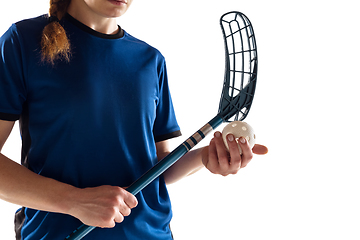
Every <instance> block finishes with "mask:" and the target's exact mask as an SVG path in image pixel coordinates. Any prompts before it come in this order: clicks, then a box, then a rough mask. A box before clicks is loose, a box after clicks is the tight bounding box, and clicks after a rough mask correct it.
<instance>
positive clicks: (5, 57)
mask: <svg viewBox="0 0 360 240" xmlns="http://www.w3.org/2000/svg"><path fill="white" fill-rule="evenodd" d="M20 43H21V41H20V37H19V34H18V31H17V28H16V25H15V24H13V25H12V26H11V27H10V28H9V30H8V31H6V32H5V33H4V35H2V36H1V38H0V119H1V120H7V121H16V120H18V119H19V118H20V114H21V112H22V106H23V104H24V102H25V100H26V90H25V80H24V73H23V58H22V52H23V51H22V49H21V44H20Z"/></svg>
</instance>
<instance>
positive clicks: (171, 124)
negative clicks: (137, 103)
mask: <svg viewBox="0 0 360 240" xmlns="http://www.w3.org/2000/svg"><path fill="white" fill-rule="evenodd" d="M159 80H160V83H159V102H158V104H157V109H156V119H155V123H154V130H153V131H154V138H155V141H156V142H160V141H164V140H167V139H170V138H173V137H178V136H181V132H180V127H179V125H178V123H177V120H176V116H175V111H174V106H173V103H172V99H171V94H170V89H169V84H168V79H167V72H166V64H165V61H163V63H162V64H161V67H160V71H159Z"/></svg>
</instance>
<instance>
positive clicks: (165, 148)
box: [156, 140, 170, 161]
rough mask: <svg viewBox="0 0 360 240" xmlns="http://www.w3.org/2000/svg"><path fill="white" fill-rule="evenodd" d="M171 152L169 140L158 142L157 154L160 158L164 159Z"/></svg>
mask: <svg viewBox="0 0 360 240" xmlns="http://www.w3.org/2000/svg"><path fill="white" fill-rule="evenodd" d="M169 153H170V146H169V140H164V141H160V142H157V143H156V154H157V157H158V159H159V161H160V160H161V159H163V158H164V157H166V156H167V155H168V154H169Z"/></svg>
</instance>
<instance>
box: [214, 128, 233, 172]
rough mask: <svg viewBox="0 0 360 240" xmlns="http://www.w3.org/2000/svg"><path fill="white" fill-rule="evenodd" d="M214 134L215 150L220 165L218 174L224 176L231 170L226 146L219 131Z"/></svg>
mask: <svg viewBox="0 0 360 240" xmlns="http://www.w3.org/2000/svg"><path fill="white" fill-rule="evenodd" d="M214 136H215V145H216V152H217V157H218V162H219V167H220V172H219V174H221V175H223V176H226V175H228V174H229V173H230V172H231V169H230V155H229V152H228V150H227V148H226V147H225V144H224V141H223V138H222V134H221V133H220V132H216V133H215V134H214Z"/></svg>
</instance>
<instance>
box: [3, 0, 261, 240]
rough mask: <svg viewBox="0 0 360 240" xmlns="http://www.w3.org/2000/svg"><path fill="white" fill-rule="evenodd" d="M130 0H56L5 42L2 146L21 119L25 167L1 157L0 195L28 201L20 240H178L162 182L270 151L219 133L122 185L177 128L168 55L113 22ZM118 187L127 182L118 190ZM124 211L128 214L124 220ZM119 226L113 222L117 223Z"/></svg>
mask: <svg viewBox="0 0 360 240" xmlns="http://www.w3.org/2000/svg"><path fill="white" fill-rule="evenodd" d="M131 3H132V0H51V1H50V17H48V16H47V15H44V16H40V17H36V18H33V19H28V20H24V21H21V22H18V23H16V24H14V25H12V26H11V27H10V29H9V30H8V31H7V32H6V33H5V34H4V35H3V36H2V37H1V39H0V49H1V55H0V58H1V61H0V148H1V147H2V146H3V145H4V143H5V141H6V139H7V137H8V136H9V134H10V132H11V130H12V128H13V125H14V122H15V121H16V120H20V130H21V135H22V159H21V163H22V165H19V164H17V163H16V162H14V161H12V160H10V159H8V158H7V157H6V156H4V155H2V154H0V176H1V181H0V197H1V199H3V200H6V201H9V202H12V203H14V204H18V205H21V206H24V207H23V208H22V209H20V210H19V211H18V212H17V213H16V216H15V227H16V236H17V237H16V238H17V239H26V240H39V239H42V240H47V239H49V240H57V239H61V240H63V239H64V238H65V237H66V236H67V235H68V234H69V233H71V232H72V231H73V230H74V229H76V228H77V227H78V226H80V225H81V222H82V223H85V224H87V225H92V226H97V227H101V228H105V229H101V228H97V229H95V230H94V231H92V232H91V233H90V235H88V236H87V237H85V238H86V239H106V240H111V239H131V240H137V239H139V240H140V239H141V240H144V239H146V240H152V239H156V240H169V239H172V235H171V231H170V228H169V223H170V219H171V215H172V214H171V206H170V201H169V196H168V193H167V190H166V185H165V184H170V183H173V182H176V181H177V180H179V179H181V178H182V177H184V176H187V175H189V174H192V173H194V172H196V171H197V170H199V169H200V168H202V167H203V166H205V167H207V168H208V169H209V170H210V171H211V172H213V173H216V174H221V175H228V174H235V173H236V172H237V171H238V170H239V169H240V168H242V167H245V166H246V165H247V164H248V163H249V162H250V160H251V159H252V157H253V155H252V154H253V152H254V153H256V154H262V153H265V152H266V151H267V150H266V147H264V146H261V145H256V146H255V147H254V148H253V149H252V150H251V149H250V147H249V146H248V144H247V142H246V141H245V140H244V139H241V141H240V142H241V147H242V149H243V155H240V154H239V152H238V148H237V145H236V143H235V141H234V136H232V135H229V136H228V142H229V146H230V154H228V153H227V150H226V148H225V147H224V143H223V141H222V138H221V134H220V133H219V132H216V133H215V136H214V139H213V140H212V141H211V143H210V145H209V146H208V147H205V148H202V149H197V150H194V151H191V152H190V153H188V154H186V155H185V156H184V157H183V158H182V159H180V160H179V161H178V162H177V163H176V164H175V165H173V166H172V167H171V168H170V169H169V170H168V171H166V172H165V173H164V174H163V176H162V177H160V178H159V179H157V180H156V181H154V182H153V183H151V184H150V185H149V186H148V187H146V188H145V189H144V190H143V191H141V192H140V193H139V194H138V195H137V197H136V198H135V197H134V196H133V195H131V194H130V193H129V192H127V191H126V190H125V188H126V186H129V185H130V184H131V183H132V182H133V181H135V180H136V179H137V178H138V177H140V176H141V175H142V174H143V173H144V172H145V171H147V170H148V169H150V168H151V167H152V166H153V165H154V164H155V163H156V162H157V161H158V159H161V158H162V157H164V156H165V155H167V154H168V153H169V152H170V151H169V147H168V141H169V139H170V138H172V137H176V136H179V135H180V129H179V127H178V124H177V122H176V119H175V114H174V110H173V106H172V102H171V97H170V93H169V89H168V82H167V75H166V66H165V61H164V58H163V56H162V55H161V54H160V53H159V51H157V50H156V49H155V48H153V47H151V46H149V45H148V44H146V43H145V42H143V41H140V40H138V39H136V38H134V37H132V36H131V35H130V34H128V33H127V32H126V31H125V30H123V29H122V28H120V27H119V26H118V25H117V24H116V19H115V18H116V17H119V16H121V15H123V14H124V13H125V12H126V10H127V9H128V8H129V6H130V5H131ZM118 186H121V187H118ZM124 217H126V218H124ZM120 222H121V224H116V225H115V223H120Z"/></svg>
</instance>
